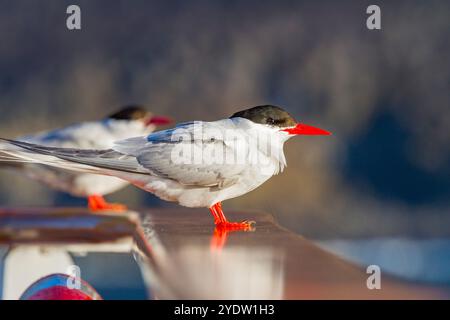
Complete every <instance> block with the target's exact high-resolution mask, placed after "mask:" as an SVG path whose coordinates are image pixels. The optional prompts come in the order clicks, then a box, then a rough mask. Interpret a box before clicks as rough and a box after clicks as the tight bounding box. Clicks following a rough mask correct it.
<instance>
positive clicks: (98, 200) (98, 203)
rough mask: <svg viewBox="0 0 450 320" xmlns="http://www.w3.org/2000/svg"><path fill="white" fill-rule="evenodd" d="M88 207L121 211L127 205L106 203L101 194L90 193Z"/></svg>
mask: <svg viewBox="0 0 450 320" xmlns="http://www.w3.org/2000/svg"><path fill="white" fill-rule="evenodd" d="M88 207H89V209H90V210H91V211H117V212H123V211H126V210H127V207H126V206H124V205H123V204H118V203H108V202H107V201H106V200H105V199H104V198H103V197H102V196H99V195H90V196H89V197H88Z"/></svg>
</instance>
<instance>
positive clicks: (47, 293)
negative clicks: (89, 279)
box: [27, 286, 92, 300]
mask: <svg viewBox="0 0 450 320" xmlns="http://www.w3.org/2000/svg"><path fill="white" fill-rule="evenodd" d="M27 300H92V297H91V296H89V295H87V294H86V293H84V292H82V291H79V290H75V289H69V288H67V287H61V286H54V287H51V288H47V289H43V290H41V291H38V292H36V293H35V294H34V295H32V296H31V297H29V298H28V299H27Z"/></svg>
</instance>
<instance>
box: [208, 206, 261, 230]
mask: <svg viewBox="0 0 450 320" xmlns="http://www.w3.org/2000/svg"><path fill="white" fill-rule="evenodd" d="M209 210H210V211H211V213H212V215H213V216H214V224H215V225H216V228H218V229H226V230H243V231H251V230H252V229H253V228H252V225H253V223H252V222H251V221H242V222H229V221H228V220H227V218H226V217H225V215H224V213H223V210H222V203H220V202H217V203H216V204H215V205H213V206H212V207H211V208H209Z"/></svg>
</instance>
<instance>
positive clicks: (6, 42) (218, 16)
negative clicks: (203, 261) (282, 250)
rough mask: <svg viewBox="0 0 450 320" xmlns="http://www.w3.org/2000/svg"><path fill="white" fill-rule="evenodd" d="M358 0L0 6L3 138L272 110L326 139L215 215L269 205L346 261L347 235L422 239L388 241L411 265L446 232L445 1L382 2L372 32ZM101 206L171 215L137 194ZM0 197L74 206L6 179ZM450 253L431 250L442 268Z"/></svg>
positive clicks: (449, 128) (3, 0)
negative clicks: (131, 113) (77, 20)
mask: <svg viewBox="0 0 450 320" xmlns="http://www.w3.org/2000/svg"><path fill="white" fill-rule="evenodd" d="M70 4H78V5H79V6H80V7H81V20H82V29H81V30H78V31H69V30H68V29H67V28H66V18H67V14H66V8H67V6H68V5H70ZM369 4H372V3H369V2H366V1H339V2H338V1H300V0H295V1H265V0H247V1H233V0H221V1H210V0H209V1H206V0H203V1H202V0H198V1H181V0H180V1H147V0H145V1H144V0H133V1H124V0H123V1H119V0H117V1H106V0H96V1H92V0H89V1H87V0H86V1H82V0H79V1H31V0H30V1H25V0H17V1H7V0H0V7H1V11H0V70H1V71H0V110H1V117H0V136H1V137H9V138H12V137H15V136H19V135H24V134H28V133H33V132H36V131H39V130H46V129H49V128H57V127H60V126H65V125H67V124H70V123H72V122H77V121H83V120H95V119H99V118H102V117H103V116H105V115H107V114H108V113H111V112H112V111H115V110H116V109H118V108H119V107H120V106H121V105H124V104H129V103H139V104H143V105H145V106H147V107H148V108H149V109H150V110H152V111H153V112H155V113H157V114H162V115H168V116H171V117H172V118H174V119H175V120H176V122H182V121H187V120H193V119H196V120H216V119H219V118H224V117H227V116H229V115H231V114H232V113H234V112H236V111H238V110H241V109H244V108H245V107H248V106H255V105H260V104H275V105H280V106H282V107H284V108H286V109H287V110H288V111H290V112H291V113H292V114H293V115H294V116H295V117H296V118H297V120H300V121H303V122H305V123H308V124H312V125H317V126H319V127H322V128H324V129H327V130H330V131H332V132H333V136H331V137H326V138H324V137H303V138H297V139H292V140H291V141H289V142H288V143H287V145H286V147H285V151H286V157H287V160H288V167H287V169H286V171H285V172H284V173H283V174H281V175H279V176H276V177H274V178H273V179H271V180H270V181H268V182H267V183H266V184H265V185H263V186H262V187H260V188H259V189H257V190H256V191H254V192H252V193H250V194H247V195H245V196H243V197H240V198H238V199H233V200H230V201H227V202H226V203H225V208H226V209H228V210H230V209H235V210H264V211H266V212H270V213H272V214H273V215H274V216H275V217H276V219H277V220H278V221H279V223H280V224H281V225H283V226H285V227H288V228H289V229H291V230H293V231H295V232H297V233H299V234H302V235H304V236H307V237H309V238H314V239H321V240H322V243H323V244H324V246H325V247H328V248H331V249H332V250H335V251H336V252H338V253H341V254H344V255H347V256H355V255H356V256H357V259H356V260H358V259H359V260H360V261H361V259H363V260H364V259H366V258H367V257H366V258H364V257H363V258H361V255H358V254H357V252H358V248H359V247H355V243H356V242H355V239H366V240H364V241H366V242H364V241H363V240H361V241H359V242H357V245H358V246H359V245H364V243H366V244H367V245H372V247H373V246H374V245H375V244H374V243H373V242H370V241H369V243H367V239H368V238H370V239H381V240H380V241H384V240H383V239H391V238H407V239H414V241H422V242H420V243H421V246H418V245H413V247H414V248H415V249H414V250H415V251H414V250H413V251H411V250H408V248H410V247H411V242H407V243H406V244H405V243H404V242H400V243H399V242H398V241H397V242H395V243H394V248H397V250H394V254H393V255H391V256H390V258H389V259H387V260H386V261H392V260H390V259H391V258H392V256H396V257H397V258H398V259H403V258H404V256H401V255H400V256H399V255H398V254H399V252H400V253H401V252H407V253H408V254H411V252H413V254H415V256H414V257H413V258H412V259H413V260H412V261H413V262H411V260H408V261H409V262H407V264H409V265H411V263H414V261H416V262H417V261H419V260H420V261H423V260H426V259H429V258H430V257H429V256H425V255H424V254H421V252H427V253H430V250H429V249H426V248H427V247H426V246H425V249H423V248H424V247H423V246H422V245H423V244H424V243H425V242H423V241H428V240H430V241H435V240H433V239H442V238H446V237H448V236H449V233H450V196H449V195H450V147H449V146H450V95H449V84H450V59H449V56H450V50H449V39H450V25H449V24H450V23H449V19H450V2H449V1H426V2H425V1H377V3H376V4H378V5H379V6H380V7H381V26H382V29H381V30H368V29H367V28H366V19H367V17H368V15H367V14H366V8H367V6H368V5H369ZM108 199H109V200H112V201H117V202H124V203H127V204H129V205H130V206H131V207H140V206H156V207H175V205H174V204H170V203H166V202H163V201H160V200H159V199H157V198H156V197H154V196H153V195H151V194H148V193H145V192H143V191H140V190H138V189H137V188H134V187H128V188H126V189H124V190H123V191H120V192H118V193H116V194H114V195H112V196H109V198H108ZM0 204H1V205H2V206H47V205H58V206H63V205H83V206H84V205H85V200H83V199H77V198H72V197H70V196H67V195H65V194H61V193H55V192H52V191H51V190H49V189H47V188H45V187H42V186H41V185H40V184H38V183H37V182H33V181H30V180H29V179H27V178H25V177H21V176H18V175H16V174H14V173H13V172H8V171H5V170H2V171H0ZM205 214H208V213H207V212H206V211H205ZM333 239H341V240H340V242H336V241H334V240H333ZM342 239H347V240H348V239H350V240H349V241H350V242H348V241H347V240H345V241H344V240H342ZM332 240H333V241H332ZM371 241H372V240H371ZM386 241H388V240H386ZM389 241H390V240H389ZM439 241H440V240H439ZM383 243H385V242H377V244H376V245H378V244H379V245H380V246H381V247H377V248H378V249H379V248H383V245H384V244H383ZM414 243H415V244H417V242H414ZM426 243H428V242H426ZM448 244H449V243H448V242H445V241H444V242H442V241H441V242H438V246H437V247H436V246H431V247H430V248H433V249H431V250H438V251H432V252H431V253H430V254H432V253H433V252H435V253H436V252H438V253H436V254H437V256H438V257H439V259H441V260H440V261H441V262H442V261H445V262H446V263H448V264H450V255H449V253H447V252H449V250H448V249H449V248H450V245H448ZM390 245H391V246H390V248H392V243H390ZM402 245H406V246H407V247H406V249H405V247H404V246H402ZM395 246H396V247H395ZM408 246H409V247H408ZM364 248H366V247H364ZM384 248H386V247H384ZM436 248H437V249H436ZM422 249H423V250H425V251H423V250H422ZM380 250H381V249H380ZM363 251H364V250H363ZM381 251H382V252H385V250H381ZM358 257H359V258H358ZM417 257H419V258H417ZM384 258H386V257H384ZM384 258H383V257H381V258H379V259H380V261H381V260H382V259H384ZM371 259H373V256H372V258H371ZM414 259H416V260H414ZM442 259H444V260H442ZM366 260H367V261H368V262H370V261H369V260H370V259H366ZM366 260H364V261H366ZM414 266H416V267H417V263H415V264H414ZM441 266H442V265H441ZM403 267H404V264H403ZM414 270H415V269H414ZM414 270H413V271H414ZM446 270H448V269H446ZM416 271H417V270H416ZM442 272H444V273H443V275H444V276H445V277H447V278H445V279H446V281H448V282H449V283H450V276H449V275H447V273H445V272H446V271H445V270H442Z"/></svg>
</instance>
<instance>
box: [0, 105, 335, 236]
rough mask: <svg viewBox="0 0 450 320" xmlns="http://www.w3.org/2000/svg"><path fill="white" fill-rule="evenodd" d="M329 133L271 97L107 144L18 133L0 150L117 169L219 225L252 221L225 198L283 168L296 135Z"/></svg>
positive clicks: (242, 226) (59, 163)
mask: <svg viewBox="0 0 450 320" xmlns="http://www.w3.org/2000/svg"><path fill="white" fill-rule="evenodd" d="M329 134H330V133H329V132H328V131H325V130H322V129H319V128H316V127H312V126H309V125H306V124H303V123H298V122H297V121H296V120H294V118H293V117H292V116H291V115H290V114H289V113H288V112H286V111H285V110H283V109H282V108H280V107H276V106H271V105H264V106H257V107H253V108H250V109H246V110H243V111H240V112H237V113H235V114H233V115H232V116H231V117H230V118H227V119H222V120H218V121H214V122H203V121H193V122H188V123H181V124H179V125H177V126H176V127H175V128H173V129H168V130H164V131H159V132H155V133H152V134H150V135H147V136H143V137H136V138H130V139H125V140H122V141H118V142H116V143H115V144H114V146H113V147H112V148H111V149H107V150H80V149H73V148H72V149H69V148H51V147H46V146H40V145H36V144H30V143H24V142H19V141H13V140H2V141H1V142H0V150H1V151H3V152H5V153H7V154H9V155H10V156H11V157H14V158H17V159H22V160H23V161H33V162H36V163H40V164H45V165H48V166H54V167H58V168H63V169H69V170H76V171H79V172H83V173H97V174H103V175H108V176H113V177H118V178H120V179H123V180H125V181H128V182H130V183H132V184H134V185H136V186H138V187H140V188H142V189H144V190H146V191H148V192H151V193H153V194H155V195H156V196H158V197H159V198H161V199H163V200H167V201H173V202H177V203H178V204H180V205H182V206H186V207H206V208H209V209H210V211H211V213H212V215H213V217H214V222H215V224H216V226H217V227H219V228H225V229H229V230H249V229H251V228H252V222H250V221H242V222H229V221H228V220H227V219H226V217H225V215H224V213H223V211H222V205H221V203H222V201H224V200H227V199H230V198H234V197H238V196H241V195H244V194H246V193H247V192H249V191H252V190H254V189H255V188H257V187H258V186H260V185H261V184H262V183H264V182H265V181H267V180H268V179H269V178H270V177H272V176H273V175H276V174H278V173H279V172H281V171H283V169H284V167H285V166H286V159H285V157H284V153H283V145H284V142H286V141H287V140H288V139H289V138H291V137H293V136H297V135H329Z"/></svg>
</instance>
